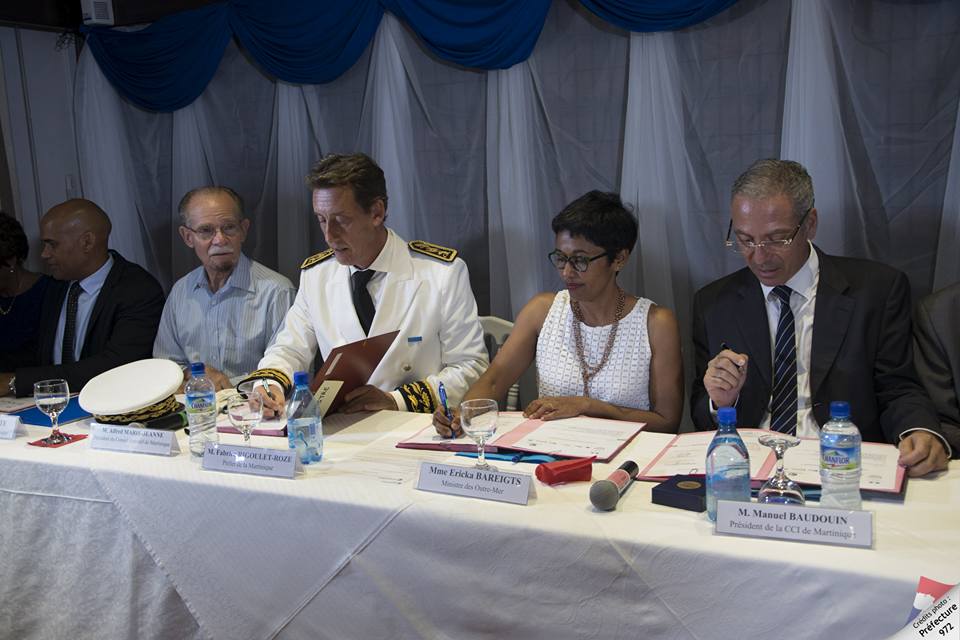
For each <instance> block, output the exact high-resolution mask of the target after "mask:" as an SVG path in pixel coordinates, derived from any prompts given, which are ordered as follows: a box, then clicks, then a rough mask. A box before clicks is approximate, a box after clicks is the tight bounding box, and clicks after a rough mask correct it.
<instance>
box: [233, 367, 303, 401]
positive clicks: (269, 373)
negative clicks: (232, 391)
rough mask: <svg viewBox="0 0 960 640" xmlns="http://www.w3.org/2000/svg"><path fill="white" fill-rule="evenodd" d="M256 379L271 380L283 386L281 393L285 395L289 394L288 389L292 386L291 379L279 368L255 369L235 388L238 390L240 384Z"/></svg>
mask: <svg viewBox="0 0 960 640" xmlns="http://www.w3.org/2000/svg"><path fill="white" fill-rule="evenodd" d="M257 380H271V381H273V382H276V383H277V384H279V385H280V386H281V387H282V388H283V395H285V396H288V395H290V389H291V388H293V381H292V380H291V379H290V377H289V376H288V375H287V374H285V373H284V372H283V371H281V370H280V369H257V370H256V371H254V372H253V373H251V374H250V375H248V376H247V377H246V378H244V379H243V380H241V381H240V382H239V384H237V390H238V391H239V389H240V387H241V385H246V384H247V383H249V382H256V381H257Z"/></svg>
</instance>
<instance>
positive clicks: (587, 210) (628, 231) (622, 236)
mask: <svg viewBox="0 0 960 640" xmlns="http://www.w3.org/2000/svg"><path fill="white" fill-rule="evenodd" d="M551 226H552V227H553V233H554V234H558V233H560V232H561V231H566V232H568V233H569V234H570V235H571V236H581V237H583V238H586V239H587V240H589V241H590V242H592V243H593V244H595V245H597V246H598V247H601V248H602V249H603V250H604V251H606V252H607V262H613V259H614V258H615V257H616V256H617V253H618V252H619V251H620V250H621V249H626V250H627V251H628V252H630V251H633V247H634V245H635V244H636V243H637V219H636V218H635V217H634V216H633V214H632V213H631V212H630V211H628V210H627V207H626V206H624V204H623V201H622V200H620V195H619V194H616V193H612V192H611V193H605V192H603V191H588V192H587V193H585V194H583V195H582V196H580V197H579V198H577V199H576V200H574V201H573V202H571V203H570V204H568V205H567V206H565V207H564V208H563V211H561V212H560V213H558V214H557V215H556V217H555V218H554V219H553V222H552V223H551Z"/></svg>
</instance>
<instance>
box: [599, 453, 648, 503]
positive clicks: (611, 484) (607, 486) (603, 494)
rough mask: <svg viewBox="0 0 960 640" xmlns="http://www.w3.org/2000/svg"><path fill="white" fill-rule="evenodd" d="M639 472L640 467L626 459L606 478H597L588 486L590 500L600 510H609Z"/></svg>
mask: <svg viewBox="0 0 960 640" xmlns="http://www.w3.org/2000/svg"><path fill="white" fill-rule="evenodd" d="M639 472H640V467H638V466H637V463H636V462H634V461H633V460H627V461H626V462H624V463H623V464H622V465H620V466H619V467H618V468H617V470H616V471H614V472H613V473H611V474H610V475H609V476H607V479H606V480H597V481H596V482H594V483H593V486H592V487H590V502H592V503H593V506H594V507H596V508H597V509H600V510H601V511H611V510H613V509H614V508H615V507H616V506H617V502H618V501H619V500H620V496H622V495H623V492H624V491H626V490H627V487H629V486H630V483H632V482H633V479H634V478H636V477H637V473H639Z"/></svg>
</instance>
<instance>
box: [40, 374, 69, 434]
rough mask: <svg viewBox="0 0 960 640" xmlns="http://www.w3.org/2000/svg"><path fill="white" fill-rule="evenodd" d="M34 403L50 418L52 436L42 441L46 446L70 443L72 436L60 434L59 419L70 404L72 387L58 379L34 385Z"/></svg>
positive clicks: (42, 381)
mask: <svg viewBox="0 0 960 640" xmlns="http://www.w3.org/2000/svg"><path fill="white" fill-rule="evenodd" d="M33 401H34V402H35V403H36V405H37V409H40V411H43V412H44V413H45V414H47V415H48V416H50V426H51V427H52V428H53V429H52V431H51V432H50V435H49V436H47V437H46V438H44V439H43V440H42V442H43V443H44V444H63V443H64V442H70V436H68V435H66V434H64V433H60V427H59V426H58V422H57V417H58V416H59V415H60V413H61V412H62V411H63V410H64V409H66V408H67V403H68V402H70V386H69V385H68V384H67V381H66V380H63V379H60V378H56V379H53V380H41V381H40V382H34V383H33Z"/></svg>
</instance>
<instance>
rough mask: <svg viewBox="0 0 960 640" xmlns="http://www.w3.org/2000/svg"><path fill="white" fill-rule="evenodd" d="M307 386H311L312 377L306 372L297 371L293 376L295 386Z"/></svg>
mask: <svg viewBox="0 0 960 640" xmlns="http://www.w3.org/2000/svg"><path fill="white" fill-rule="evenodd" d="M305 384H310V377H309V376H308V375H307V372H306V371H297V372H296V373H295V374H293V386H295V387H299V386H301V385H305Z"/></svg>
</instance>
